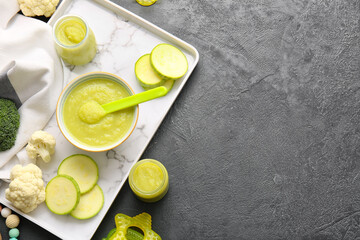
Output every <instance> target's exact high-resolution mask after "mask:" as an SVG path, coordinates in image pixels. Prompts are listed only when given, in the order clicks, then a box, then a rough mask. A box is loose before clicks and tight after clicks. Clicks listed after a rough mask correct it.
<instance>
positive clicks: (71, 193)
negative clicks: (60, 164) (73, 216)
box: [45, 175, 80, 215]
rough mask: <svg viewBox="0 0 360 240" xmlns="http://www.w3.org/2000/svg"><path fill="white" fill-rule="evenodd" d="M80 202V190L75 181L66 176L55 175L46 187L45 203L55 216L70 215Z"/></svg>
mask: <svg viewBox="0 0 360 240" xmlns="http://www.w3.org/2000/svg"><path fill="white" fill-rule="evenodd" d="M79 201H80V188H79V185H78V184H77V183H76V181H75V180H74V179H73V178H72V177H70V176H67V175H57V176H56V177H54V178H53V179H51V180H50V182H49V183H48V184H47V185H46V188H45V203H46V206H47V207H48V208H49V209H50V211H52V212H53V213H55V214H59V215H65V214H69V213H71V212H72V211H73V210H74V209H75V208H76V206H77V205H78V204H79Z"/></svg>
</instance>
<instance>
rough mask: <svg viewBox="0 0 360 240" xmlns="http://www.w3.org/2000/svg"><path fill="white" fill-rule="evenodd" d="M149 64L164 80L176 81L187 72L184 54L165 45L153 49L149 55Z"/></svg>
mask: <svg viewBox="0 0 360 240" xmlns="http://www.w3.org/2000/svg"><path fill="white" fill-rule="evenodd" d="M150 62H151V65H152V67H153V68H154V70H155V71H156V72H157V73H158V74H159V75H160V76H162V77H163V78H165V79H172V80H175V79H178V78H181V77H182V76H184V75H185V73H186V72H187V70H188V61H187V59H186V56H185V55H184V53H183V52H182V51H181V50H180V49H178V48H177V47H174V46H173V45H170V44H167V43H161V44H159V45H157V46H156V47H154V49H153V50H152V51H151V54H150Z"/></svg>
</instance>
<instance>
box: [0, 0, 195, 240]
mask: <svg viewBox="0 0 360 240" xmlns="http://www.w3.org/2000/svg"><path fill="white" fill-rule="evenodd" d="M63 2H64V3H70V4H68V5H69V6H65V5H64V3H63V5H62V7H60V8H58V10H57V11H60V12H61V14H59V13H55V14H54V16H53V18H58V17H60V15H62V14H63V9H62V8H66V10H65V14H77V15H80V16H82V17H83V18H84V19H85V20H86V21H87V22H88V23H89V25H90V27H91V28H92V30H93V31H94V33H95V36H96V40H97V44H98V52H97V55H96V56H95V58H94V59H93V61H92V62H91V63H89V64H87V65H85V66H77V67H74V66H67V65H64V81H65V83H67V82H69V81H70V80H72V79H73V78H75V77H77V76H78V75H80V74H83V73H88V72H91V71H106V72H110V73H113V74H116V75H118V76H120V77H122V78H123V79H125V80H126V81H127V82H128V83H129V84H130V85H131V87H132V88H133V89H134V91H135V92H136V93H138V92H141V91H143V89H142V88H141V86H140V85H139V84H138V82H137V80H136V78H135V75H134V64H135V62H136V60H137V59H138V58H139V57H140V56H142V55H143V54H146V53H150V51H151V50H152V48H153V47H155V46H156V45H157V44H159V43H162V42H168V41H170V42H171V43H172V44H174V43H175V44H174V45H176V41H177V39H172V38H171V37H168V38H167V39H164V38H161V37H159V36H158V35H157V34H154V33H151V32H150V31H148V29H146V27H145V28H144V27H140V26H139V25H137V24H135V23H133V22H132V21H129V20H126V19H125V18H124V17H123V16H121V15H119V14H115V13H114V12H112V10H110V9H108V7H105V6H107V5H106V4H105V6H102V4H101V2H100V3H96V2H93V1H87V0H65V1H63ZM119 12H121V9H120V10H119V9H117V13H119ZM125 16H126V15H125ZM50 22H51V21H50ZM182 44H183V43H182ZM182 50H183V52H184V53H185V55H186V57H187V59H188V62H189V72H188V74H187V75H185V76H184V77H183V78H182V79H179V80H177V81H176V83H175V85H174V87H173V89H172V91H170V92H169V93H168V95H167V96H165V97H162V98H159V99H156V100H153V101H150V102H147V103H142V104H141V105H140V113H139V120H138V124H137V126H136V129H135V130H134V132H133V133H132V135H131V136H130V137H129V138H128V139H127V140H126V141H125V142H124V143H123V144H122V145H121V146H119V147H117V148H115V149H113V150H110V151H108V152H102V153H90V152H84V151H82V150H80V149H78V148H76V147H74V146H72V145H71V144H70V143H69V142H68V141H67V140H66V139H65V138H64V137H63V136H62V134H61V132H60V130H59V128H58V126H57V123H56V119H55V116H53V118H52V120H51V121H50V122H49V124H48V126H47V127H46V129H45V130H46V131H48V132H50V133H52V134H53V135H54V136H55V137H56V140H57V145H56V153H55V154H54V156H53V160H52V162H51V163H49V164H45V163H42V162H38V165H39V167H40V168H41V169H42V170H43V178H44V180H45V182H48V181H49V180H50V179H51V178H53V177H54V176H55V175H56V171H57V167H58V165H59V164H60V162H61V161H62V160H63V159H64V158H66V157H68V156H69V155H72V154H76V153H84V154H88V155H89V156H91V157H93V159H94V160H95V161H96V162H97V164H98V165H99V171H100V173H99V174H100V176H99V181H98V184H99V185H100V187H101V188H102V189H103V192H104V195H105V203H104V207H103V208H102V210H101V211H100V213H99V214H98V215H97V216H95V217H93V218H91V219H88V220H77V219H74V218H72V217H71V216H59V215H55V214H53V213H51V212H50V211H49V210H48V209H47V207H46V205H45V204H44V203H43V204H41V205H40V206H39V207H38V208H37V209H36V210H35V211H33V212H31V213H29V214H22V213H21V212H19V211H17V212H18V213H19V214H21V215H23V216H24V217H26V218H28V219H29V220H31V221H33V222H35V223H36V224H38V225H40V226H41V227H43V228H45V229H47V230H48V231H50V232H52V233H53V234H55V235H57V236H58V237H60V238H61V239H77V240H82V239H90V238H91V236H92V235H93V234H94V232H95V231H96V229H97V227H98V226H99V224H100V222H101V221H102V219H103V217H104V216H105V214H106V213H107V211H108V209H109V208H110V206H111V204H112V202H113V200H114V199H115V198H116V196H117V194H118V192H119V191H120V189H121V187H122V186H123V184H124V182H125V181H126V178H127V176H128V173H129V171H130V168H131V167H132V165H133V164H135V162H136V161H138V160H139V159H140V157H141V155H142V153H143V151H144V150H145V148H146V146H147V145H148V143H149V142H150V140H151V138H152V136H153V135H154V134H155V132H156V130H157V128H158V127H159V125H160V123H161V121H162V120H163V118H164V117H165V115H166V113H167V111H168V110H169V109H170V107H171V105H172V104H173V102H174V101H175V99H176V97H177V95H178V93H179V92H180V91H181V88H182V87H183V85H184V84H185V82H186V80H187V78H188V77H189V75H190V73H191V71H192V70H193V68H194V67H195V65H196V64H197V56H196V55H194V53H193V52H188V51H186V49H182ZM15 163H16V159H14V160H13V161H12V162H11V163H10V165H11V164H15ZM10 165H9V166H10ZM6 187H7V184H6V183H3V184H2V186H1V191H0V193H1V195H0V201H1V202H2V203H3V204H5V205H8V206H10V207H11V204H10V203H9V202H8V201H7V200H6V199H5V198H4V190H5V188H6ZM115 214H116V213H113V215H114V216H115Z"/></svg>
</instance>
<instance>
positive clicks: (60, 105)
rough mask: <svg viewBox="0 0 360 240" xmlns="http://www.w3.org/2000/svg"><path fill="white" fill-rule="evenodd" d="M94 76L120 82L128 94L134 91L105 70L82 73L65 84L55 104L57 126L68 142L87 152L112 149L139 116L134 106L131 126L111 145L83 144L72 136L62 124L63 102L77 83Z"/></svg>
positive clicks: (118, 143)
mask: <svg viewBox="0 0 360 240" xmlns="http://www.w3.org/2000/svg"><path fill="white" fill-rule="evenodd" d="M96 78H102V79H107V80H111V81H114V82H116V83H118V84H120V85H121V86H122V87H123V88H124V89H126V91H127V92H128V93H129V95H133V94H134V91H133V90H132V88H131V87H130V85H129V84H128V83H126V82H125V81H124V80H123V79H121V78H120V77H118V76H116V75H114V74H111V73H107V72H90V73H86V74H83V75H81V76H79V77H77V78H75V79H74V80H72V81H71V82H70V83H69V84H67V85H66V86H65V88H64V90H63V91H62V93H61V94H60V97H59V99H58V102H57V106H56V120H57V123H58V126H59V128H60V131H61V132H62V134H63V135H64V137H65V138H66V139H67V140H68V141H69V142H70V143H72V144H73V145H74V146H76V147H78V148H80V149H82V150H85V151H89V152H103V151H107V150H110V149H113V148H115V147H117V146H119V145H120V144H121V143H123V142H124V141H125V140H126V139H127V138H128V137H129V136H130V135H131V133H132V132H133V131H134V129H135V126H136V123H137V120H138V117H139V107H138V106H136V107H135V108H134V118H133V122H132V124H131V127H130V128H129V130H128V131H127V133H126V134H125V135H124V136H123V137H122V138H121V139H119V140H118V141H116V142H115V143H113V144H111V145H108V146H101V147H99V146H89V145H86V144H83V143H81V142H79V141H78V140H77V139H76V138H75V137H73V136H72V135H71V134H70V133H69V131H68V129H67V128H66V126H65V124H64V120H63V107H64V103H65V101H66V98H67V97H68V96H69V94H70V92H71V91H72V90H73V89H74V88H75V87H76V86H78V85H79V84H81V83H84V82H86V81H88V80H92V79H96Z"/></svg>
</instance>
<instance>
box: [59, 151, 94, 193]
mask: <svg viewBox="0 0 360 240" xmlns="http://www.w3.org/2000/svg"><path fill="white" fill-rule="evenodd" d="M61 174H66V175H69V176H71V177H73V178H74V179H75V181H76V182H77V183H78V184H79V187H80V193H81V194H84V193H86V192H88V191H90V190H91V189H92V188H93V187H94V186H95V185H96V183H97V181H98V179H99V168H98V166H97V164H96V162H95V161H94V160H93V159H92V158H91V157H89V156H87V155H84V154H74V155H71V156H69V157H67V158H65V159H64V160H63V161H62V162H61V163H60V166H59V168H58V175H61Z"/></svg>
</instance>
